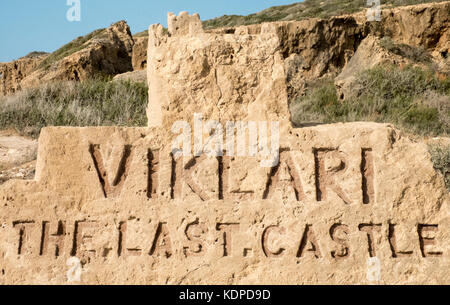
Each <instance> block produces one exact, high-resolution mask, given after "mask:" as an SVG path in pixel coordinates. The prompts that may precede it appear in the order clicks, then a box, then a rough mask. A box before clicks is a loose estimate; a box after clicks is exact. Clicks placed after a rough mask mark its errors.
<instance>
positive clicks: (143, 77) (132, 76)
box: [113, 70, 147, 83]
mask: <svg viewBox="0 0 450 305" xmlns="http://www.w3.org/2000/svg"><path fill="white" fill-rule="evenodd" d="M113 80H115V81H119V80H123V81H131V82H140V83H147V71H146V70H137V71H132V72H126V73H122V74H117V75H116V76H114V78H113Z"/></svg>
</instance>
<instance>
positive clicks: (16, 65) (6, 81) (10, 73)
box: [0, 54, 48, 96]
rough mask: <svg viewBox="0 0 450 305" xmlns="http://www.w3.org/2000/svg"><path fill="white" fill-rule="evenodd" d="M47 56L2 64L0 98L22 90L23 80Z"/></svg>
mask: <svg viewBox="0 0 450 305" xmlns="http://www.w3.org/2000/svg"><path fill="white" fill-rule="evenodd" d="M47 56H48V55H46V54H40V55H37V56H25V57H23V58H20V59H18V60H15V61H12V62H8V63H0V96H2V95H7V94H12V93H14V92H16V91H19V90H20V89H22V85H21V83H22V80H23V79H24V78H25V77H27V76H28V75H29V74H30V73H31V72H32V71H34V69H35V68H36V67H37V66H38V65H39V64H40V63H41V62H42V60H44V59H45V58H46V57H47Z"/></svg>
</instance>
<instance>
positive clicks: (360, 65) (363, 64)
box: [335, 35, 414, 99]
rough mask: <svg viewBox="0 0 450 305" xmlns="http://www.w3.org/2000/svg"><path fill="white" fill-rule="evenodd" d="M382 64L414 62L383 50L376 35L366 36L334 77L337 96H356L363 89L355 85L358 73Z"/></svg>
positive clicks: (399, 64)
mask: <svg viewBox="0 0 450 305" xmlns="http://www.w3.org/2000/svg"><path fill="white" fill-rule="evenodd" d="M384 64H392V65H396V66H405V65H407V64H414V62H412V61H411V60H408V59H407V58H404V57H402V56H399V55H396V54H394V53H392V52H389V51H387V50H385V49H384V48H383V47H381V45H380V39H379V38H378V37H376V36H371V35H370V36H368V37H366V38H365V39H364V40H363V41H362V42H361V44H360V45H359V47H358V49H357V50H356V52H355V54H354V55H353V56H352V58H351V59H350V61H349V62H348V63H347V65H345V67H344V69H342V72H341V73H340V74H339V75H338V76H337V77H336V78H335V85H336V89H337V92H338V96H339V98H341V99H347V98H351V97H353V96H358V95H359V94H360V93H361V91H362V90H364V88H358V87H357V85H356V83H357V77H358V74H359V73H361V72H363V71H364V70H367V69H370V68H374V67H376V66H378V65H384Z"/></svg>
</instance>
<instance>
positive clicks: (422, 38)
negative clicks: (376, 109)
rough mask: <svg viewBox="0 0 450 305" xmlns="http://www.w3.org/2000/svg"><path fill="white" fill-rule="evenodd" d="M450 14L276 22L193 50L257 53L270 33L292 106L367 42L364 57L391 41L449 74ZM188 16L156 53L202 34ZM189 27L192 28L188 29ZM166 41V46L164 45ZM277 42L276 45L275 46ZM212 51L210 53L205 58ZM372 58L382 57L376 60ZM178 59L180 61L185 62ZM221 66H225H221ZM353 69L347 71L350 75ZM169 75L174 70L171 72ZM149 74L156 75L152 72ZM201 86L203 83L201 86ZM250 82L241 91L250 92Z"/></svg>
mask: <svg viewBox="0 0 450 305" xmlns="http://www.w3.org/2000/svg"><path fill="white" fill-rule="evenodd" d="M449 11H450V2H442V3H428V4H421V5H415V6H405V7H398V8H392V9H384V10H383V11H382V20H381V21H380V22H368V21H367V19H366V16H365V13H364V12H361V13H357V14H354V15H346V16H339V17H332V18H329V19H317V18H311V19H307V20H302V21H285V22H273V23H264V24H256V25H250V26H241V27H236V28H232V27H231V28H223V29H215V30H209V31H206V33H205V34H201V35H196V36H197V39H198V40H200V39H205V45H204V46H192V47H191V49H192V50H194V49H195V48H198V49H199V51H200V50H201V48H203V47H205V48H206V46H207V44H208V43H209V42H208V39H211V40H213V39H214V37H217V38H218V39H219V40H220V41H225V40H228V41H231V40H236V43H235V44H236V45H245V44H248V45H250V44H252V47H255V48H258V47H257V46H256V45H258V44H259V40H263V39H262V37H264V35H265V34H264V33H263V34H262V35H261V33H262V32H267V29H269V28H270V29H271V30H270V31H271V33H272V34H271V35H272V36H273V38H272V40H273V41H272V44H273V45H272V46H271V47H270V50H276V51H275V52H276V53H280V54H281V60H282V62H283V64H284V70H285V74H286V75H285V76H284V77H285V82H286V84H287V88H288V100H289V101H291V100H294V99H296V98H297V97H298V96H299V95H302V94H303V93H304V91H305V89H306V88H307V85H308V83H309V82H311V81H314V80H316V79H317V78H320V77H323V76H332V77H335V76H337V75H339V74H340V73H341V72H342V70H343V69H344V68H345V67H346V65H347V63H349V61H350V59H351V58H352V57H353V56H354V55H355V54H356V52H357V50H358V47H359V46H360V44H361V43H362V42H363V41H365V43H364V44H363V45H362V47H363V50H361V51H360V52H359V53H365V50H366V51H369V50H368V41H370V40H372V39H379V38H382V37H391V38H392V40H393V41H394V42H396V43H399V44H400V43H401V44H406V45H409V46H411V47H422V48H424V49H425V51H426V52H427V53H429V54H430V55H431V56H432V59H433V62H434V64H435V65H436V66H437V67H438V68H439V71H440V72H442V73H448V71H450V70H449V58H450V57H449V56H448V54H449V51H448V49H449V43H450V42H449V41H450V38H449V35H450V34H449V33H450V30H449V28H450V17H449V16H450V14H448V12H449ZM187 16H188V15H186V14H183V15H182V16H181V17H177V16H174V15H171V16H170V17H169V19H170V20H174V21H175V22H177V20H178V19H180V20H181V21H179V22H178V23H175V24H176V25H177V26H171V29H172V30H171V29H169V33H170V37H169V36H167V38H158V41H161V46H160V45H157V46H156V48H159V49H162V48H171V47H172V44H175V42H174V41H179V42H178V43H182V41H185V42H187V41H190V40H192V38H191V37H190V36H192V35H188V34H189V33H195V32H198V31H201V32H203V30H201V28H200V27H199V23H198V20H196V19H195V18H197V17H195V16H190V17H187ZM177 18H178V19H177ZM192 18H194V19H192ZM188 21H190V22H191V23H192V22H193V23H192V25H189V23H187V22H188ZM171 22H172V21H171ZM186 24H188V25H187V26H185V25H186ZM190 27H192V28H190ZM176 28H178V29H177V30H176V32H173V31H175V30H174V29H176ZM150 31H153V32H155V31H156V28H154V29H153V30H152V29H150ZM171 31H172V32H171ZM192 31H193V32H192ZM246 35H247V36H246ZM150 36H153V37H154V34H150ZM184 36H185V37H186V38H184ZM200 37H202V38H200ZM206 37H209V38H206ZM232 37H235V38H232ZM244 37H247V38H248V37H249V38H248V39H249V41H245V38H244ZM258 37H259V40H258ZM166 39H167V43H166V42H165V40H166ZM150 40H152V37H150ZM274 41H277V42H276V43H274ZM158 43H159V42H157V44H158ZM266 44H267V42H265V41H262V42H261V43H260V44H259V45H260V46H261V47H262V48H264V47H266ZM216 45H217V46H218V45H219V43H218V42H217V43H216ZM153 49H155V46H152V45H150V44H149V52H152V51H151V50H153ZM207 51H208V50H207V49H205V50H202V51H201V52H207ZM376 51H381V50H380V49H379V48H377V49H376V50H374V51H371V52H376ZM177 52H178V53H181V51H180V50H173V52H169V54H164V56H165V57H170V56H174V55H175V54H176V53H177ZM201 52H199V53H201ZM224 52H225V51H224ZM239 52H240V53H241V54H244V52H250V51H248V50H241V51H239ZM382 52H383V53H384V54H385V53H386V52H385V51H382ZM153 55H154V54H152V55H150V57H152V58H154V56H153ZM191 55H192V54H191V53H189V52H188V53H187V54H186V56H185V57H184V59H185V60H187V59H188V58H189V57H190V56H191ZM209 55H210V54H207V53H205V54H203V56H205V57H206V56H209ZM235 55H236V54H235ZM177 56H180V55H177ZM200 56H202V55H201V54H195V57H200ZM250 56H252V54H250ZM371 56H377V55H375V54H371ZM359 57H361V56H359ZM173 59H174V60H176V61H180V60H181V59H176V58H173ZM153 60H155V59H153ZM374 60H375V58H374ZM164 64H166V65H172V66H173V67H172V68H173V71H172V73H176V69H177V67H176V65H177V64H171V63H170V62H168V63H164ZM220 64H221V65H222V63H220ZM261 64H262V67H263V66H264V65H265V63H264V61H262V62H261ZM364 64H367V68H369V67H371V66H373V64H372V63H371V62H370V63H369V60H367V59H366V62H365V63H364ZM224 65H225V64H224ZM245 65H247V66H248V65H252V66H254V67H255V69H257V66H258V65H259V62H258V61H257V60H256V61H253V62H248V63H246V64H245ZM197 66H198V69H202V67H201V65H200V66H199V65H197ZM155 68H157V67H155ZM213 68H214V67H213ZM361 68H362V69H363V68H365V66H361ZM192 69H194V68H192ZM349 69H350V68H349ZM349 69H347V72H348V70H349ZM168 70H170V69H169V68H168ZM201 71H202V70H199V71H197V72H198V73H200V74H201ZM149 73H152V72H151V71H150V72H149ZM154 73H157V72H154ZM198 73H197V74H198ZM219 74H220V73H219ZM205 79H207V77H206V78H205ZM198 81H200V82H201V80H198ZM205 81H206V80H205ZM245 81H246V80H244V81H243V82H242V84H240V85H242V86H245V85H246V84H245ZM234 82H237V83H240V80H238V79H237V80H234ZM173 83H175V81H173Z"/></svg>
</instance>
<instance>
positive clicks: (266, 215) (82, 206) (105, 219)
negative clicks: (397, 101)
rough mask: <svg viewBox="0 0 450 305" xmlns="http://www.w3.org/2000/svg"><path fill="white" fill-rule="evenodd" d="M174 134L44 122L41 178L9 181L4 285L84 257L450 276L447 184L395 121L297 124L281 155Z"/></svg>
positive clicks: (111, 274) (4, 205)
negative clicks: (185, 151) (205, 151)
mask: <svg viewBox="0 0 450 305" xmlns="http://www.w3.org/2000/svg"><path fill="white" fill-rule="evenodd" d="M205 136H206V135H205ZM173 138H174V135H172V134H171V133H170V132H169V131H167V130H165V129H163V128H161V129H160V128H153V129H148V128H117V127H100V128H56V127H55V128H45V129H44V130H43V132H42V134H41V137H40V140H39V141H40V143H39V158H38V164H37V174H36V180H35V181H8V182H6V184H4V185H3V186H1V187H0V202H1V205H0V212H1V213H0V215H1V216H0V220H1V223H2V226H1V227H0V264H1V266H2V269H3V272H2V273H1V274H0V283H2V284H25V283H35V284H45V283H51V284H62V283H68V280H70V277H69V278H68V277H67V273H68V271H69V270H70V269H71V268H72V267H74V268H75V267H76V266H78V268H79V269H78V270H79V271H80V272H81V278H80V282H81V283H84V284H98V283H102V284H357V283H358V284H360V283H372V284H448V283H449V282H450V278H449V273H448V270H447V268H445V267H444V266H448V265H449V260H450V259H449V250H450V242H449V241H450V239H449V237H450V236H449V217H448V215H449V213H448V211H449V206H448V205H449V193H448V192H447V191H446V189H445V186H444V183H443V179H442V176H441V175H439V174H438V173H437V172H436V171H434V169H433V166H432V163H431V161H430V156H429V155H428V153H427V149H426V146H425V145H424V144H417V143H414V142H412V141H411V140H409V139H407V138H405V137H404V136H402V135H401V134H400V133H399V132H398V131H396V130H394V129H393V128H392V127H391V126H389V125H382V124H375V123H350V124H336V125H325V126H318V127H309V128H302V129H292V130H291V131H290V132H288V133H287V134H283V135H282V137H281V138H282V141H281V149H282V153H281V160H280V165H279V166H277V167H275V168H272V169H271V168H262V167H260V166H259V163H258V161H259V160H258V158H253V157H234V158H227V157H225V156H224V157H223V158H217V157H212V158H208V157H199V158H195V157H183V158H181V159H173V156H172V155H171V141H172V139H173ZM71 257H72V258H73V259H75V261H76V262H77V261H78V259H79V260H80V264H79V265H76V264H75V265H70V266H68V265H66V263H67V262H68V259H69V258H71ZM369 259H370V260H369ZM373 260H376V261H378V262H379V264H380V269H379V270H380V273H379V277H378V278H373V277H372V278H371V277H370V276H369V275H368V274H369V273H370V272H371V271H370V268H369V267H368V264H369V262H373Z"/></svg>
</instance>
